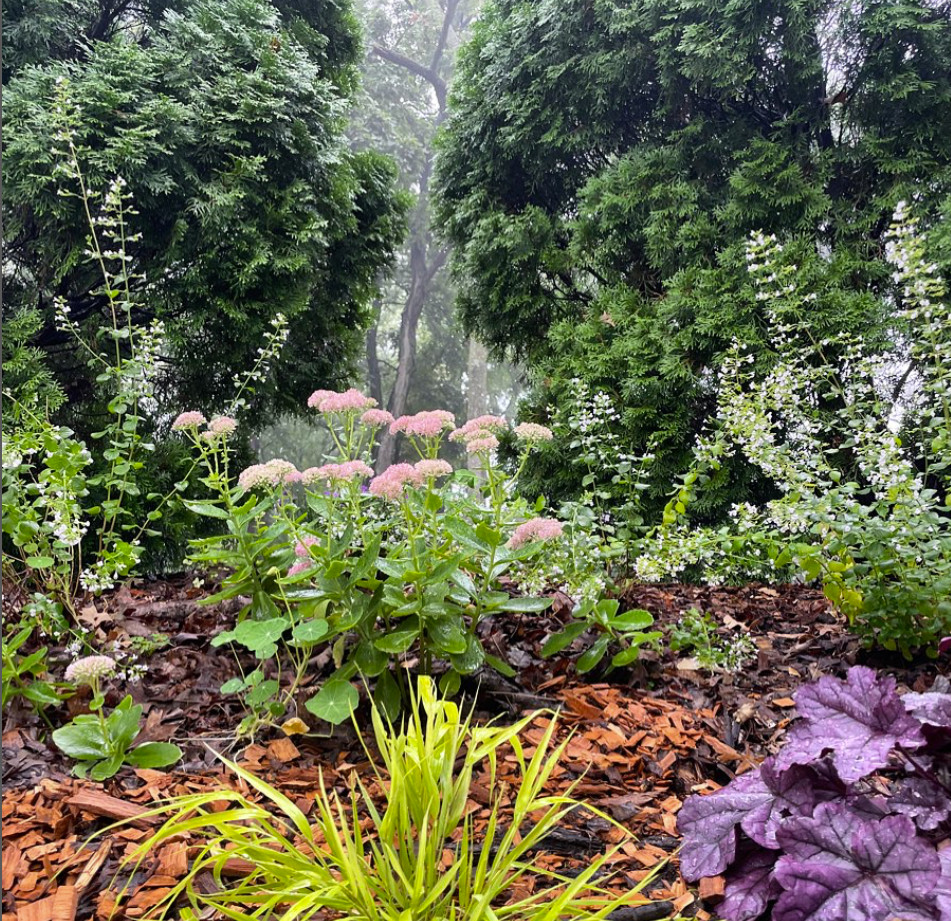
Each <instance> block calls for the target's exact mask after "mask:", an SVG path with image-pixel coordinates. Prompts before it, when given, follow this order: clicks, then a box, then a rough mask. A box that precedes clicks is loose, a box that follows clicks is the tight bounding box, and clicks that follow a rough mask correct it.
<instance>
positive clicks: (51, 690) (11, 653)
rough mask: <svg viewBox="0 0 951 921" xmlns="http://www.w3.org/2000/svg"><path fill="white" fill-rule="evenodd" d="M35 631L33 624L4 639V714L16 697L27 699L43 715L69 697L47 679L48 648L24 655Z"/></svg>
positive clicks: (1, 671)
mask: <svg viewBox="0 0 951 921" xmlns="http://www.w3.org/2000/svg"><path fill="white" fill-rule="evenodd" d="M33 629H34V628H33V625H32V624H30V625H28V626H26V627H24V628H23V629H22V630H19V631H17V632H16V633H15V634H14V635H12V636H10V637H9V638H8V637H6V636H4V637H3V638H2V639H0V648H2V658H3V667H2V669H0V676H2V688H3V694H2V700H0V706H2V708H3V712H4V713H6V712H7V705H8V704H9V703H11V702H12V701H13V699H14V698H15V697H23V698H24V699H25V700H28V701H29V702H30V703H31V704H32V705H33V706H34V707H35V708H36V709H37V710H38V711H40V712H42V711H43V709H44V708H45V707H50V706H55V705H56V704H59V703H62V701H63V700H64V698H65V696H66V695H65V694H64V688H63V687H62V686H58V685H56V684H55V683H53V682H52V681H50V680H48V678H47V677H46V676H47V668H46V655H47V652H48V649H47V647H46V646H41V647H40V648H39V649H35V650H34V651H33V652H31V653H30V654H29V655H25V656H21V655H20V649H21V648H22V647H23V646H24V644H25V643H26V642H27V641H28V640H29V639H30V637H31V636H32V635H33Z"/></svg>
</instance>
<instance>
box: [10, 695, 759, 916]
mask: <svg viewBox="0 0 951 921" xmlns="http://www.w3.org/2000/svg"><path fill="white" fill-rule="evenodd" d="M555 680H556V682H557V681H558V679H555ZM555 697H556V698H557V700H558V701H559V703H560V705H561V707H562V708H563V709H562V710H561V714H560V716H559V729H558V733H557V737H558V739H559V740H561V739H564V738H566V737H569V736H570V740H569V743H568V748H567V750H566V754H565V759H564V761H563V763H562V764H561V765H559V767H558V769H557V770H556V772H555V773H554V775H553V776H552V778H551V782H550V789H551V792H553V793H555V792H562V791H564V790H565V789H567V787H568V786H569V785H570V784H572V783H575V784H576V786H575V789H574V795H575V796H576V797H577V798H578V799H580V800H582V801H584V802H585V803H586V804H589V805H591V806H593V807H595V808H597V809H598V810H600V811H602V812H604V813H607V814H608V815H610V816H611V817H612V818H614V819H615V820H617V821H618V822H620V823H621V824H622V825H624V826H626V827H627V828H628V829H630V831H631V832H632V833H633V837H632V839H631V840H630V841H626V842H625V843H624V844H623V845H622V847H621V849H620V851H619V852H618V853H617V854H616V855H615V857H614V859H613V861H612V867H611V869H612V871H613V872H614V873H615V874H616V876H615V877H614V879H613V880H612V881H611V884H610V885H611V887H612V888H614V889H617V890H619V891H621V890H625V889H628V888H630V887H631V886H633V885H635V884H636V883H638V882H639V881H640V880H642V879H643V878H644V877H645V876H646V875H647V874H648V872H649V870H650V868H652V867H654V866H655V865H656V864H657V863H658V862H661V861H665V860H668V859H669V858H670V857H671V855H672V853H673V852H674V851H675V849H676V846H677V843H678V841H677V837H676V814H677V810H678V809H679V808H680V806H681V803H682V801H683V798H684V796H685V795H688V794H689V793H690V792H694V791H697V790H704V789H714V788H715V787H716V786H717V785H716V783H713V782H711V781H709V780H707V779H705V776H704V774H705V770H704V767H703V764H704V761H705V760H706V758H707V757H710V756H713V757H715V758H717V759H718V760H719V761H720V762H722V763H724V764H726V765H728V766H729V767H730V768H731V769H733V770H738V769H740V770H741V769H743V768H745V767H746V766H749V765H751V764H752V762H751V760H750V759H749V758H748V757H747V756H745V755H743V754H741V753H740V752H738V751H736V750H734V749H732V748H731V747H730V746H728V745H726V744H725V743H724V742H722V741H721V740H720V738H719V736H718V730H719V726H720V720H719V715H718V713H717V712H716V710H715V709H708V708H699V709H697V708H690V707H689V706H684V705H683V704H680V703H676V702H673V701H671V700H667V699H660V698H656V697H651V696H649V695H646V694H643V693H632V692H630V691H627V690H625V689H623V688H617V687H613V686H610V685H607V684H594V685H587V686H586V685H575V686H571V687H566V688H562V689H560V690H556V691H555ZM549 718H550V715H548V714H539V715H538V716H537V717H536V719H535V720H534V721H533V723H532V724H531V725H530V727H529V728H528V729H527V730H526V741H527V743H528V744H527V747H526V750H527V752H528V753H529V754H530V753H531V751H532V743H537V741H538V740H539V739H540V738H541V735H542V732H543V731H544V729H545V727H546V726H547V721H548V719H549ZM24 735H25V734H24V733H23V731H22V730H14V731H13V732H10V733H7V734H5V735H4V737H3V744H4V746H5V748H7V749H8V750H12V749H16V747H17V746H18V744H23V736H24ZM314 741H315V740H313V739H311V738H309V737H300V736H298V737H294V738H288V737H284V738H279V739H275V740H273V741H271V742H270V744H267V745H264V744H261V745H257V744H255V745H251V746H249V747H248V748H246V749H245V750H244V752H243V755H242V758H241V763H242V765H243V766H246V767H248V768H250V769H251V770H252V771H254V772H255V773H256V774H258V775H259V776H262V777H264V778H265V779H267V780H268V781H269V782H271V783H274V784H275V785H277V786H278V787H279V788H280V789H281V790H282V791H283V792H284V793H285V794H287V795H288V796H289V797H290V798H291V799H293V800H294V801H295V802H296V803H297V804H298V806H299V807H301V808H302V809H304V810H305V811H310V810H312V809H313V804H314V800H313V790H314V788H315V784H316V778H317V770H318V764H319V766H320V767H322V768H323V770H324V776H325V778H326V780H327V782H328V783H330V784H333V785H334V786H335V787H336V788H337V789H338V790H339V791H340V792H341V793H344V792H346V791H347V790H348V789H349V777H350V775H351V773H352V772H353V771H357V772H358V773H359V774H360V775H361V776H362V777H363V778H364V780H365V782H367V783H368V786H369V787H370V789H371V791H372V790H374V789H376V788H377V787H376V782H375V780H374V779H373V775H372V770H371V766H370V764H369V762H368V761H367V760H366V757H365V755H364V753H363V752H362V750H361V749H359V747H357V748H356V750H354V751H353V752H351V753H349V754H348V753H347V752H342V751H341V752H338V753H337V755H336V757H335V758H334V760H333V761H330V762H326V763H323V764H320V763H319V762H318V761H316V760H315V759H314V758H313V757H305V756H304V754H302V749H304V750H306V749H307V747H308V746H309V745H311V744H313V742H314ZM311 754H312V753H311ZM298 762H308V763H305V764H304V766H297V763H298ZM515 776H516V775H515V757H514V755H513V754H509V755H503V756H502V758H501V759H500V779H501V780H502V781H505V780H506V779H511V780H512V781H514V780H515ZM486 784H487V778H486V777H485V776H478V775H477V777H476V779H475V782H474V784H473V788H472V798H471V800H470V803H469V805H470V808H471V809H472V810H473V814H474V818H475V821H476V826H477V827H478V824H479V822H480V821H481V822H484V821H485V820H486V819H487V818H488V814H489V808H488V802H487V785H486ZM222 786H231V787H234V788H236V789H242V791H243V792H246V793H247V792H248V791H247V789H246V788H244V786H243V784H242V782H241V781H239V780H236V779H232V778H229V777H227V776H226V775H224V774H222V773H218V772H205V773H201V774H194V773H189V774H183V773H164V772H159V771H152V770H137V771H135V772H134V774H133V772H130V771H125V772H123V773H122V774H120V775H119V776H118V777H117V778H115V779H113V780H112V781H110V782H108V783H106V784H95V783H91V782H88V781H79V780H76V779H73V778H66V777H62V776H58V777H47V778H43V779H42V780H40V781H39V783H38V784H36V785H35V786H33V787H31V788H29V789H22V790H19V791H16V792H13V793H9V794H8V795H6V796H5V798H4V801H3V807H2V810H3V811H2V815H3V833H4V834H3V909H4V912H3V918H2V921H13V919H14V918H16V919H18V921H73V919H85V918H96V919H99V921H106V919H109V918H114V919H121V918H132V919H134V918H141V917H143V916H144V915H145V914H146V913H147V912H148V910H149V909H150V908H151V907H153V906H154V905H156V904H157V903H158V902H159V901H161V900H162V898H163V897H164V896H165V895H166V894H167V893H168V891H169V890H170V889H171V888H172V886H174V884H175V882H176V881H177V880H179V879H181V877H182V876H183V875H184V874H185V872H186V870H187V866H188V860H187V858H188V847H189V844H190V842H185V841H174V842H171V843H169V844H166V845H165V846H164V847H162V848H161V849H160V850H159V851H158V852H157V853H155V854H153V855H150V858H149V859H148V860H147V861H146V862H145V863H144V864H143V866H142V868H141V870H140V872H139V873H138V874H137V875H136V876H135V877H134V878H133V879H132V880H131V882H129V886H128V889H127V890H126V893H125V896H124V898H123V900H122V901H121V903H119V904H118V905H117V892H118V890H120V889H121V888H122V886H123V885H124V884H125V883H126V882H128V878H127V876H123V875H122V874H121V873H120V872H119V868H120V863H121V861H122V860H123V859H124V858H127V857H129V856H130V855H131V854H132V853H133V852H134V851H135V849H136V847H137V846H138V845H139V844H140V843H141V842H142V841H144V840H146V839H147V838H148V836H149V835H150V834H151V832H152V831H153V830H154V827H155V824H156V822H157V821H158V820H157V819H155V818H150V819H147V820H139V821H138V822H136V821H134V819H135V817H136V816H137V815H139V814H140V813H141V812H143V811H144V810H145V809H146V808H148V807H150V806H151V805H153V804H155V803H156V802H158V801H160V800H162V799H164V798H166V797H168V796H172V795H180V794H185V793H195V792H201V791H207V790H211V789H216V788H221V787H222ZM512 788H513V789H514V790H517V785H516V784H514V783H513V785H512ZM311 814H312V812H311ZM118 819H125V820H132V821H130V822H129V823H128V824H126V825H124V826H122V827H121V828H118V829H111V830H110V831H108V832H106V833H105V834H103V835H99V836H97V837H95V838H93V839H92V840H87V839H89V837H90V835H92V834H93V832H96V831H101V830H102V829H104V828H107V827H109V825H110V824H111V823H112V822H113V821H115V820H118ZM572 820H573V822H572V825H571V826H570V827H567V828H564V829H562V830H560V831H559V833H558V834H557V835H556V836H554V838H553V840H552V841H551V842H550V844H549V845H548V846H546V853H542V854H539V855H537V857H536V859H537V860H538V863H539V865H540V866H544V867H547V868H549V869H557V870H559V871H560V872H570V871H571V870H573V869H576V868H580V867H582V866H584V865H585V863H586V860H587V859H588V858H589V857H590V855H591V854H594V853H597V852H599V851H602V850H604V848H605V847H606V846H607V845H609V844H613V843H617V842H618V841H620V840H621V839H622V838H623V835H622V834H621V833H620V832H619V831H618V830H617V829H616V828H613V827H612V826H611V824H610V823H608V822H606V821H605V820H604V819H603V818H600V817H599V816H597V815H596V814H594V813H592V812H589V811H588V810H579V811H578V812H576V813H575V814H574V815H573V816H572ZM714 889H715V884H714ZM708 890H709V886H708ZM705 894H706V895H710V894H711V892H710V891H708V892H707V893H705ZM712 894H714V895H715V892H714V893H712ZM649 898H650V899H651V900H652V901H653V902H661V903H663V904H658V905H656V906H645V907H646V908H647V909H654V912H653V914H651V913H650V911H649V910H648V911H644V912H642V913H641V914H640V915H639V916H631V917H640V918H643V919H647V918H649V917H663V916H665V915H666V914H668V913H670V912H671V911H675V910H676V911H679V912H683V911H685V910H688V909H690V910H691V914H693V913H696V917H698V918H701V919H703V918H709V917H710V915H709V914H708V913H707V912H706V911H705V910H703V909H700V908H698V903H697V899H698V895H697V893H696V891H695V890H691V889H689V888H688V887H687V886H685V885H684V883H683V881H682V880H681V879H680V877H679V875H678V874H677V872H676V858H674V859H673V860H672V861H671V862H670V863H668V864H667V865H666V866H665V867H664V868H663V869H662V870H661V872H660V874H659V875H658V877H657V879H656V880H654V881H653V884H652V887H651V888H650V889H649Z"/></svg>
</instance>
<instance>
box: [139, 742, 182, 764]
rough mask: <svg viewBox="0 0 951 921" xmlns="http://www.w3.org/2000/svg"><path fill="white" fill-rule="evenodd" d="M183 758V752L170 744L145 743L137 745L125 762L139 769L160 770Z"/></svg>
mask: <svg viewBox="0 0 951 921" xmlns="http://www.w3.org/2000/svg"><path fill="white" fill-rule="evenodd" d="M181 757H182V750H181V749H180V748H179V747H178V746H177V745H172V744H171V743H170V742H144V743H143V744H142V745H137V746H136V747H135V748H133V749H132V751H130V752H129V753H128V754H127V755H126V758H125V760H126V761H128V762H129V764H131V765H133V766H134V767H138V768H160V767H166V766H168V765H169V764H174V763H175V762H176V761H178V760H180V759H181Z"/></svg>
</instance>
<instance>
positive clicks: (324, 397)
mask: <svg viewBox="0 0 951 921" xmlns="http://www.w3.org/2000/svg"><path fill="white" fill-rule="evenodd" d="M307 405H308V406H310V407H311V408H316V410H317V411H318V412H320V413H325V414H328V415H329V414H333V413H353V412H361V411H362V410H367V409H372V408H373V407H374V406H376V400H374V399H373V397H368V396H367V395H366V394H365V393H362V392H361V391H359V390H357V389H356V388H355V387H351V388H350V389H349V390H345V391H344V392H343V393H337V392H335V391H333V390H315V391H314V392H313V393H312V394H311V395H310V398H309V399H308V400H307Z"/></svg>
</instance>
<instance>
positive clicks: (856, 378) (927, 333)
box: [635, 203, 951, 657]
mask: <svg viewBox="0 0 951 921" xmlns="http://www.w3.org/2000/svg"><path fill="white" fill-rule="evenodd" d="M888 258H889V260H890V261H891V263H892V265H893V267H894V276H893V278H894V281H895V283H896V286H897V289H898V291H897V295H898V298H899V299H900V303H899V304H898V306H896V308H895V309H894V311H893V315H892V318H891V321H892V323H893V326H894V333H893V335H892V336H891V340H892V342H891V344H890V345H888V346H883V347H880V348H878V349H873V348H871V347H869V346H868V345H867V344H866V343H863V342H862V341H855V340H852V339H848V338H846V337H843V336H829V337H827V338H824V339H820V338H818V337H817V336H816V335H815V331H814V330H813V328H812V325H811V319H810V317H811V312H810V311H811V309H812V307H813V305H814V303H815V301H816V300H817V299H819V298H821V297H822V293H821V292H819V291H815V292H811V293H804V292H803V291H801V290H800V289H799V287H798V284H797V275H796V266H795V265H793V264H791V263H788V262H787V261H786V260H785V257H784V255H783V249H782V246H781V245H780V244H779V243H778V242H777V241H776V240H775V239H774V238H772V237H767V236H765V235H763V234H757V235H754V237H753V238H752V239H751V240H750V242H749V246H748V250H747V260H748V264H749V271H750V274H751V276H752V279H753V282H754V287H755V289H756V297H757V299H758V301H759V302H760V303H762V305H763V310H764V317H763V319H764V322H765V323H766V325H767V326H768V328H769V330H770V337H771V342H772V348H773V349H774V351H775V361H774V362H773V363H772V365H771V368H770V370H769V372H768V373H766V374H761V373H758V371H757V367H756V364H755V362H754V359H753V354H752V353H751V352H749V351H747V350H746V349H745V347H744V346H743V345H742V344H741V343H739V342H737V343H736V344H735V346H734V348H733V350H732V351H731V353H730V354H729V355H728V356H727V358H726V360H725V361H724V364H723V367H722V369H721V373H720V389H719V399H718V409H717V418H716V420H715V423H714V425H713V430H712V431H711V432H710V433H709V435H707V436H704V437H703V438H701V439H700V442H699V443H698V447H697V450H696V452H695V456H696V462H695V465H694V468H693V469H692V470H691V471H689V473H688V474H687V475H686V477H685V479H684V484H683V487H682V488H681V489H680V490H679V491H678V493H677V495H676V497H675V498H674V499H673V500H672V502H671V503H670V505H669V506H668V508H667V511H666V513H665V517H664V522H663V524H662V525H661V527H660V528H658V529H657V531H656V533H654V534H653V535H652V536H651V537H650V538H649V539H648V540H646V541H645V542H644V546H643V552H642V554H641V555H640V557H639V558H638V559H637V560H636V561H635V569H636V571H637V572H638V574H639V575H640V576H642V577H644V578H651V579H657V578H663V577H670V576H675V577H676V576H679V575H681V574H682V573H683V572H684V571H685V570H687V569H688V568H690V567H693V568H695V569H697V570H699V571H701V572H702V573H703V574H704V576H705V578H707V579H711V578H716V577H717V576H719V575H721V574H722V572H723V569H722V567H723V566H724V564H725V565H726V567H727V569H728V570H729V569H733V570H734V571H735V570H737V568H738V564H739V563H740V561H743V560H745V561H746V562H745V564H744V565H743V566H742V570H741V571H742V574H743V575H744V576H746V577H749V576H750V575H755V574H757V570H758V571H759V573H760V574H766V575H767V576H769V575H770V574H772V577H773V578H775V575H776V574H777V573H779V572H781V571H783V570H785V569H787V568H790V567H792V568H793V569H795V570H798V571H799V572H801V573H803V574H805V575H806V576H807V577H808V578H810V579H818V580H820V581H821V583H822V585H823V587H824V589H825V593H826V595H827V596H828V598H829V600H830V601H831V602H832V603H833V604H834V605H835V606H836V607H837V608H838V609H839V610H840V611H842V613H843V614H844V615H845V616H846V617H847V618H848V621H849V624H850V625H851V627H852V628H853V629H854V630H855V631H856V632H857V633H858V634H859V635H860V636H862V638H863V639H864V640H865V641H866V643H867V644H868V645H878V646H881V647H884V648H885V649H889V650H897V651H899V652H901V653H902V654H903V655H905V656H906V657H910V656H911V655H912V654H913V653H914V652H915V651H916V650H919V649H921V650H924V651H926V652H927V653H928V654H930V655H934V654H936V649H937V642H938V640H939V639H940V638H941V637H942V636H945V635H947V634H948V632H949V631H951V600H949V599H951V506H949V501H951V324H949V323H948V321H947V306H946V303H945V299H946V294H947V290H946V286H945V284H944V281H943V280H942V279H941V277H940V276H939V275H938V272H937V267H936V266H935V265H934V264H933V263H931V262H929V261H928V259H927V252H926V242H925V239H924V235H923V234H922V232H921V231H920V228H919V227H918V225H917V223H916V221H915V219H914V218H913V217H912V215H911V212H910V209H909V208H908V206H907V205H906V204H905V203H900V204H899V206H898V208H897V210H896V212H895V219H894V222H893V225H892V229H891V232H890V234H889V246H888ZM737 452H740V453H742V454H743V455H745V457H746V458H747V459H748V460H749V462H750V463H752V464H754V465H756V466H757V467H758V468H759V469H760V470H761V471H762V473H763V474H765V475H766V476H767V477H768V478H769V479H770V480H771V481H772V482H773V483H774V485H775V487H776V489H777V490H778V492H779V497H778V498H775V499H772V500H770V501H767V502H765V503H764V504H763V505H762V506H760V507H756V506H753V505H750V504H744V505H742V506H737V507H736V508H735V509H734V514H733V522H732V523H731V524H730V525H727V526H723V527H720V528H698V527H695V526H693V525H692V523H691V522H689V521H688V519H687V510H688V506H689V505H690V503H691V502H692V501H693V500H694V499H695V498H696V496H697V495H698V493H699V492H700V491H701V489H702V483H703V481H704V480H709V479H710V478H711V477H712V476H713V475H714V474H715V473H716V471H718V470H719V469H720V468H721V466H722V464H723V462H724V459H725V458H726V457H728V456H730V455H732V454H734V453H737Z"/></svg>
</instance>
